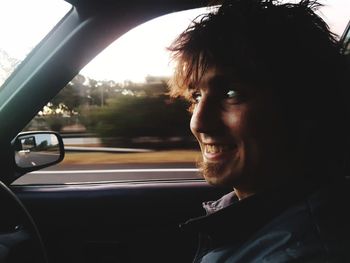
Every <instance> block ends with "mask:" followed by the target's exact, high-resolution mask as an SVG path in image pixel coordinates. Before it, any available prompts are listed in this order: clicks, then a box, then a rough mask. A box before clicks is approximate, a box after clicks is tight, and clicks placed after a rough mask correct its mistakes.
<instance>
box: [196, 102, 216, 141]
mask: <svg viewBox="0 0 350 263" xmlns="http://www.w3.org/2000/svg"><path fill="white" fill-rule="evenodd" d="M220 120H221V118H220V113H219V110H218V107H216V106H215V103H213V102H211V101H210V100H208V99H205V98H203V99H202V100H201V101H200V102H199V103H198V104H197V105H196V106H195V108H194V110H193V113H192V117H191V124H190V126H191V131H192V133H193V134H195V135H196V134H198V133H205V134H213V133H218V132H220V126H222V124H221V121H220Z"/></svg>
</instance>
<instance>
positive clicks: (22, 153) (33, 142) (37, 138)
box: [13, 131, 64, 172]
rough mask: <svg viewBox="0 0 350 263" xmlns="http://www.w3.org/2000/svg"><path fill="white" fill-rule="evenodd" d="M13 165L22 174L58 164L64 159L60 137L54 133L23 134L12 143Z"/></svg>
mask: <svg viewBox="0 0 350 263" xmlns="http://www.w3.org/2000/svg"><path fill="white" fill-rule="evenodd" d="M13 147H14V156H15V164H16V166H17V168H19V169H20V170H21V171H24V172H30V171H34V170H39V169H42V168H44V167H47V166H50V165H53V164H56V163H59V162H60V161H62V160H63V158H64V146H63V141H62V137H61V136H60V135H59V134H58V133H55V132H46V131H45V132H23V133H20V134H18V135H17V137H16V138H15V140H14V141H13Z"/></svg>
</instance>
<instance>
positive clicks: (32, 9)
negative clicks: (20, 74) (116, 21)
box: [0, 0, 71, 86]
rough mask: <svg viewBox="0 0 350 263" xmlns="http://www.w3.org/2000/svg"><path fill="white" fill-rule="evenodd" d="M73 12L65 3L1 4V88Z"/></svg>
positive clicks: (42, 0) (4, 0) (5, 0)
mask: <svg viewBox="0 0 350 263" xmlns="http://www.w3.org/2000/svg"><path fill="white" fill-rule="evenodd" d="M70 8H71V5H70V4H68V3H67V2H65V1H63V0H50V1H47V0H31V1H23V0H2V1H1V2H0V25H1V26H0V36H1V41H0V86H2V84H3V83H4V82H5V81H6V79H7V78H8V77H9V76H10V75H11V74H12V72H13V71H14V70H15V69H16V67H17V66H18V65H19V64H20V63H21V62H22V61H23V60H24V59H25V58H26V56H27V55H28V54H29V53H30V52H31V51H32V49H33V48H34V47H35V46H36V45H37V44H38V43H39V42H40V41H41V40H42V39H43V38H44V37H45V36H46V35H47V33H48V32H49V31H50V30H51V29H52V28H53V27H54V26H55V25H56V24H57V23H58V21H59V20H60V19H61V18H62V17H63V16H64V15H65V14H66V13H67V12H68V11H69V10H70Z"/></svg>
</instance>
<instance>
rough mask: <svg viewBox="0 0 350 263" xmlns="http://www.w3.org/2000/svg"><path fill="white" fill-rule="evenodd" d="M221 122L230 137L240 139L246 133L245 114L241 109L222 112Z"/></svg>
mask: <svg viewBox="0 0 350 263" xmlns="http://www.w3.org/2000/svg"><path fill="white" fill-rule="evenodd" d="M222 121H223V123H224V124H225V126H226V128H227V129H228V130H229V133H230V134H232V135H235V136H239V137H241V135H243V134H244V133H245V132H246V125H247V120H246V113H245V112H244V110H242V109H240V110H232V111H226V112H224V113H223V114H222Z"/></svg>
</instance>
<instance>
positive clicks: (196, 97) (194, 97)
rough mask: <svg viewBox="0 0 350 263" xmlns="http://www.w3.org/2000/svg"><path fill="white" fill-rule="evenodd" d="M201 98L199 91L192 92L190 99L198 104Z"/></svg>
mask: <svg viewBox="0 0 350 263" xmlns="http://www.w3.org/2000/svg"><path fill="white" fill-rule="evenodd" d="M201 99H202V95H201V93H200V92H194V93H192V100H193V103H195V104H198V103H199V102H200V101H201Z"/></svg>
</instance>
